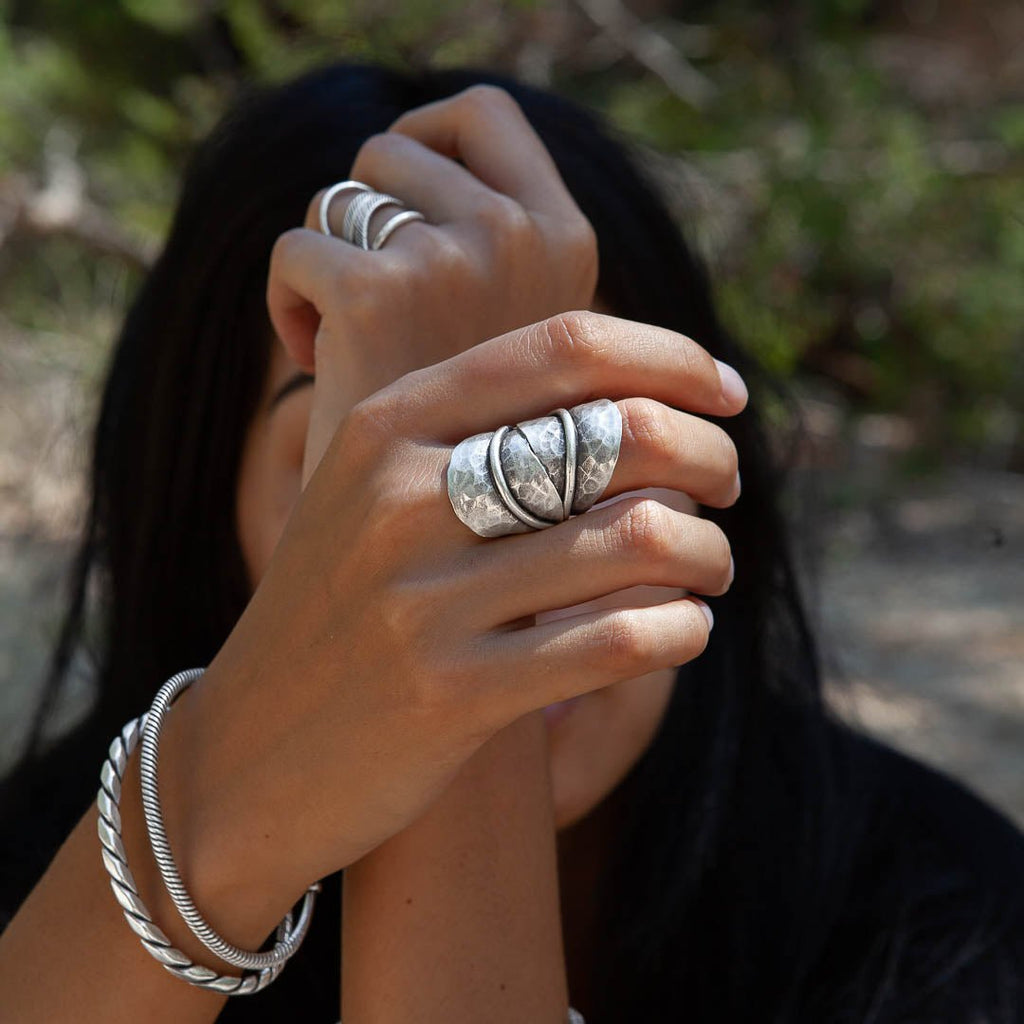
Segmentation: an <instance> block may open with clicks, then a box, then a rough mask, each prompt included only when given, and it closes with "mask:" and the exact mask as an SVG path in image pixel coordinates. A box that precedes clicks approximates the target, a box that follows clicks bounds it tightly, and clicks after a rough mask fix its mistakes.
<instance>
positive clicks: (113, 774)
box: [96, 669, 320, 995]
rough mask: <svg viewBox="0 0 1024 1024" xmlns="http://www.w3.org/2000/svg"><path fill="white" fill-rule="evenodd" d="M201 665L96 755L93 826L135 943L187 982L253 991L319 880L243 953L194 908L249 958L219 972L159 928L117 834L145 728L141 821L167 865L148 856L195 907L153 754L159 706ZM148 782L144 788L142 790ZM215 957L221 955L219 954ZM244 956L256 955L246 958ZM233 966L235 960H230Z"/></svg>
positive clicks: (284, 948) (294, 943)
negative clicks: (174, 853) (264, 942)
mask: <svg viewBox="0 0 1024 1024" xmlns="http://www.w3.org/2000/svg"><path fill="white" fill-rule="evenodd" d="M202 671H203V670H202V669H191V670H189V671H187V672H181V673H179V674H178V675H176V676H173V677H172V678H171V679H169V680H168V681H167V682H166V683H165V684H164V685H163V686H162V687H161V688H160V690H159V691H158V693H157V698H156V699H154V703H153V706H152V707H151V708H150V711H149V712H148V713H147V714H145V715H142V716H141V717H139V718H135V719H132V721H130V722H128V724H127V725H125V727H124V728H123V729H122V730H121V733H120V734H119V735H118V736H116V737H115V738H114V741H113V742H112V743H111V744H110V749H109V751H108V754H107V758H106V760H105V761H104V762H103V767H102V769H101V771H100V789H99V793H98V794H97V797H96V804H97V808H98V810H99V816H98V821H97V830H98V832H99V837H100V844H101V846H102V855H103V864H104V866H105V867H106V869H107V873H108V874H109V875H110V887H111V889H112V890H113V892H114V896H115V897H116V898H117V902H118V903H119V904H120V905H121V909H122V910H123V911H124V916H125V920H126V921H127V922H128V925H129V927H130V928H131V929H132V931H133V932H135V934H136V935H138V936H139V938H140V939H141V940H142V945H143V946H144V947H145V949H146V950H147V951H148V952H149V953H150V954H151V955H152V956H153V957H154V958H155V959H156V960H157V961H159V962H160V963H161V964H163V966H164V967H165V968H166V969H167V970H168V971H170V973H171V974H173V975H175V976H176V977H179V978H181V979H182V980H183V981H187V982H189V983H190V984H192V985H196V986H198V987H200V988H205V989H210V990H212V991H215V992H220V993H222V994H224V995H249V994H251V993H253V992H259V991H260V990H261V989H263V988H266V986H267V985H269V984H270V983H271V982H272V981H274V979H275V978H277V976H278V975H279V974H280V973H281V970H282V969H283V968H284V964H285V962H286V961H287V959H288V958H289V957H290V956H292V955H293V954H294V953H295V952H296V950H297V949H298V948H299V945H300V944H301V942H302V940H303V938H305V935H306V932H307V930H308V928H309V922H310V918H311V915H312V910H313V902H314V900H315V897H316V893H317V892H319V891H320V885H319V883H316V884H315V885H313V886H310V888H309V889H308V890H307V892H306V896H305V899H304V901H303V905H302V910H301V912H300V915H299V921H298V924H294V916H293V914H292V912H291V911H289V912H288V913H287V914H286V915H285V918H284V920H283V921H282V922H281V923H280V924H279V925H278V926H277V930H276V931H275V933H274V938H275V944H274V947H273V949H271V950H267V951H266V953H249V952H248V951H247V950H239V949H237V948H236V947H232V946H230V945H229V944H228V943H226V942H224V940H223V939H220V936H218V935H217V934H216V932H213V930H212V929H209V925H206V922H205V921H203V919H202V917H200V916H199V915H198V912H197V911H196V912H195V916H196V917H197V918H198V920H199V921H200V922H201V923H202V924H203V925H205V926H206V928H208V929H209V931H210V933H211V934H212V935H213V936H214V937H215V938H217V939H220V941H221V943H223V945H224V946H225V947H227V948H228V950H229V951H234V952H236V953H240V954H242V955H243V956H244V957H245V958H246V959H247V960H249V961H250V963H247V964H246V965H244V966H246V967H247V969H246V970H245V971H243V973H242V975H241V977H238V976H234V975H221V974H217V972H216V971H213V970H211V969H210V968H208V967H204V966H202V965H200V964H196V963H194V962H193V961H192V960H191V959H190V958H189V957H188V956H187V955H186V954H185V953H183V952H182V951H181V950H179V949H177V948H175V947H174V946H173V945H172V944H171V942H170V940H169V939H168V938H167V936H166V935H165V934H164V933H163V931H161V929H160V928H159V927H157V925H156V924H155V923H154V921H153V918H152V915H151V914H150V913H149V911H148V910H147V908H146V906H145V904H144V903H143V902H142V899H141V897H140V896H139V890H138V886H137V885H136V883H135V878H134V876H133V875H132V872H131V869H130V868H129V867H128V857H127V854H126V853H125V849H124V843H123V841H122V838H121V812H120V802H121V784H122V780H123V779H124V773H125V768H126V766H127V763H128V758H129V757H130V756H131V754H132V752H133V751H134V749H135V747H136V746H137V745H138V743H139V741H140V739H141V740H142V743H143V747H144V750H143V754H144V755H145V753H146V750H145V747H146V736H147V735H149V736H150V737H151V743H150V759H149V765H148V767H147V766H145V765H144V764H143V763H140V773H141V774H142V776H143V806H144V810H145V811H146V812H147V821H146V824H147V829H149V830H150V834H151V837H152V824H153V822H155V823H156V825H157V827H158V830H159V833H160V835H161V836H162V839H163V851H162V852H166V856H167V858H169V866H170V872H168V873H165V868H167V866H168V864H167V863H164V864H161V863H160V857H159V856H158V855H157V850H156V848H154V851H153V852H154V857H156V858H157V863H158V866H159V867H160V870H161V876H162V877H163V878H164V882H165V885H166V884H168V882H167V880H168V875H170V878H171V881H172V882H173V881H175V880H176V882H177V886H178V893H177V895H178V897H179V898H178V899H175V895H176V893H174V892H171V889H170V886H169V885H168V893H169V895H171V898H172V900H174V903H175V906H177V907H178V909H179V911H180V910H181V905H180V903H179V899H180V895H181V894H184V897H185V899H186V900H188V905H190V906H192V909H193V911H195V908H194V906H193V905H192V902H191V899H189V898H188V894H187V893H186V892H185V889H184V885H183V884H182V882H181V878H180V876H179V875H178V873H177V868H176V866H175V865H174V861H173V858H172V857H171V856H170V846H169V844H168V843H167V836H166V832H164V830H163V819H162V816H161V815H160V805H159V800H158V799H156V783H157V779H156V755H157V742H158V740H159V733H160V726H161V724H162V718H163V714H164V712H165V711H166V709H167V707H168V706H169V705H170V703H171V701H172V700H173V698H174V697H175V696H177V694H178V693H180V692H181V690H183V689H184V688H185V687H186V686H188V685H189V683H191V682H192V681H193V680H194V679H196V678H198V677H199V676H200V675H201V674H202ZM161 698H162V699H161ZM154 713H155V720H154ZM147 785H148V787H149V790H150V792H149V794H148V796H147ZM147 800H149V802H150V807H149V808H147V807H146V802H147ZM153 811H155V815H154V816H153V822H151V820H150V817H151V814H150V812H153ZM186 923H188V924H189V927H190V928H192V924H191V923H190V922H188V921H186ZM192 931H193V934H196V937H197V938H198V939H199V940H200V941H201V942H203V943H204V945H206V946H207V948H208V949H211V951H212V952H214V953H217V955H220V953H219V952H218V950H216V949H212V947H211V946H210V945H209V943H207V942H206V941H205V939H204V938H203V936H202V935H199V934H198V933H197V932H196V930H195V928H192ZM222 959H225V958H224V957H222ZM251 961H256V962H254V963H252V962H251ZM228 962H231V961H228ZM236 966H242V965H239V964H237V963H236Z"/></svg>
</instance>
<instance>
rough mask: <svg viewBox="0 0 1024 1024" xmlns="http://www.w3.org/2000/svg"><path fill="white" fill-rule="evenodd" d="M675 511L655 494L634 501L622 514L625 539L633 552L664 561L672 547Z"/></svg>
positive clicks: (653, 559)
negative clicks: (655, 497) (672, 515)
mask: <svg viewBox="0 0 1024 1024" xmlns="http://www.w3.org/2000/svg"><path fill="white" fill-rule="evenodd" d="M671 527H672V523H671V512H670V511H669V510H668V509H667V508H666V507H665V506H664V505H661V504H659V503H658V502H657V501H655V500H654V499H653V498H640V499H638V500H637V501H635V502H630V503H629V505H628V506H627V508H626V510H625V512H624V513H623V517H622V534H623V539H624V541H625V543H626V545H627V546H628V548H629V550H630V553H631V554H634V555H640V556H641V557H644V558H647V559H650V560H652V561H660V560H662V559H664V558H665V557H666V556H668V555H669V554H670V553H671V551H672V529H671Z"/></svg>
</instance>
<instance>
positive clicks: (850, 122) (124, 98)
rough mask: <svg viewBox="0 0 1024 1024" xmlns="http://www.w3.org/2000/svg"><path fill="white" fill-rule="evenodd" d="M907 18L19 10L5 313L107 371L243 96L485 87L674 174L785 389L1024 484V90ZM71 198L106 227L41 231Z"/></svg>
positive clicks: (395, 5) (830, 0) (69, 2)
mask: <svg viewBox="0 0 1024 1024" xmlns="http://www.w3.org/2000/svg"><path fill="white" fill-rule="evenodd" d="M891 6H892V8H893V9H892V10H890V5H880V4H877V3H871V2H869V0H817V2H815V0H802V2H800V0H788V2H786V3H783V4H780V5H777V6H775V7H772V8H769V7H768V5H763V4H758V3H756V2H755V0H732V2H728V3H717V4H716V3H709V2H706V3H702V4H701V3H698V4H693V5H691V6H690V7H689V8H688V9H687V10H686V12H685V13H686V19H687V20H686V21H683V20H682V19H681V18H680V17H679V16H678V12H677V8H676V7H675V6H673V5H670V4H668V3H665V2H660V3H659V2H657V0H648V2H646V3H645V4H644V6H643V11H644V15H643V18H642V19H641V18H640V17H638V16H637V15H636V14H633V13H631V12H630V11H629V10H628V9H626V8H624V7H620V6H619V5H618V3H615V2H613V3H607V2H597V0H580V2H579V3H578V5H577V4H574V3H568V2H562V3H558V4H546V3H543V2H539V0H519V2H513V3H509V2H505V3H497V2H481V0H477V2H471V3H456V2H453V0H440V2H439V0H407V2H401V3H399V2H394V0H391V2H388V0H385V2H371V0H343V2H337V0H203V2H202V3H200V2H198V0H190V2H182V0H98V2H96V3H89V4H82V3H78V2H76V0H33V2H31V3H29V2H20V3H16V2H14V0H7V2H6V3H0V12H2V15H3V17H2V21H0V110H2V111H3V114H2V115H0V243H2V244H0V308H2V309H3V310H4V311H5V315H6V316H7V317H8V318H10V319H11V320H13V321H14V322H15V323H16V324H17V325H18V326H19V327H23V328H30V329H36V330H46V331H53V330H58V331H71V332H72V333H74V334H76V335H77V336H78V337H81V338H83V339H85V340H86V341H88V340H90V339H91V343H92V344H93V345H94V346H95V347H96V351H97V353H98V356H97V358H99V355H100V354H101V353H102V350H103V345H104V344H105V343H106V341H107V340H108V338H109V332H110V324H111V321H112V311H116V310H117V309H119V308H120V307H121V306H122V305H123V302H124V297H125V294H126V293H127V292H128V291H129V290H130V289H131V287H132V285H133V282H134V280H135V279H136V275H137V273H138V272H139V269H140V267H141V266H143V265H144V263H145V261H146V259H147V258H148V257H149V256H150V255H151V254H152V252H153V250H154V247H155V246H156V245H157V244H158V242H159V238H160V235H161V232H162V231H163V229H164V227H165V225H166V223H167V218H168V214H169V210H170V206H171V203H172V202H173V197H174V192H175V186H176V179H177V175H178V172H179V169H180V166H181V162H182V160H183V158H184V156H185V154H186V153H187V151H188V149H189V147H190V145H191V144H192V143H193V142H194V141H195V140H196V139H197V138H199V137H200V136H202V134H203V133H204V132H206V131H207V129H208V128H209V127H210V125H211V124H212V122H213V121H214V120H215V119H216V117H217V116H218V115H219V113H220V112H221V111H222V110H223V109H224V108H225V106H226V105H227V104H228V103H229V102H230V101H231V98H232V96H233V95H234V94H235V93H236V91H237V90H238V88H239V87H240V85H241V84H242V83H244V82H245V81H247V80H260V81H266V80H277V79H281V78H284V77H287V76H290V75H293V74H295V73H297V72H300V71H302V70H304V69H306V68H308V67H311V66H313V65H316V64H318V63H321V62H324V61H327V60H331V59H336V58H338V57H340V56H346V57H354V58H362V59H375V60H381V61H385V62H389V63H394V64H399V65H414V66H415V65H420V64H423V63H427V62H430V63H434V64H442V65H445V64H448V65H450V64H458V63H473V64H478V65H479V64H483V65H489V66H493V67H497V68H500V69H502V70H505V71H511V72H513V73H517V74H520V75H523V76H525V77H529V78H531V79H533V80H534V81H537V82H538V83H540V84H544V85H549V86H551V87H553V88H556V89H558V90H560V91H563V92H565V93H567V94H569V95H572V96H574V97H575V98H577V99H580V100H582V101H583V102H585V103H587V104H589V105H591V106H593V107H596V108H598V109H600V110H601V111H603V112H604V113H605V114H606V115H607V116H608V117H609V118H610V119H611V120H612V122H613V123H614V124H615V125H616V126H617V127H618V128H619V129H620V130H622V131H623V132H624V133H626V134H627V135H629V136H630V137H632V138H633V139H634V140H637V141H639V142H641V143H643V144H645V145H649V146H651V147H653V148H655V149H657V150H658V151H660V152H661V153H664V154H668V157H669V158H668V159H667V160H665V159H661V160H659V161H658V166H659V167H660V168H667V171H666V173H668V174H671V175H675V176H676V177H677V178H678V181H679V183H680V188H681V189H682V193H681V194H682V195H683V196H684V197H689V198H688V199H685V200H684V209H683V211H682V212H683V214H684V216H685V219H686V221H687V222H688V224H689V225H690V227H691V229H692V230H693V232H694V234H695V236H696V238H697V239H698V241H699V243H700V245H701V246H702V248H703V249H704V251H705V254H706V256H707V257H708V259H709V260H710V262H711V264H712V267H713V270H714V280H715V283H716V287H717V289H718V294H719V298H720V301H721V304H722V309H723V312H724V315H725V316H726V318H727V321H728V322H729V324H730V325H731V326H732V327H733V328H734V330H735V331H736V333H737V334H738V335H739V336H740V338H741V339H742V340H743V341H744V342H745V343H746V344H748V345H749V346H750V347H751V348H752V349H753V350H754V351H756V352H757V353H758V355H759V356H760V357H761V358H763V359H764V360H765V361H766V362H767V363H768V364H769V365H770V366H771V367H773V368H774V369H775V370H777V371H778V372H779V373H781V374H783V375H787V376H794V375H796V376H800V377H802V378H807V377H808V376H814V377H815V378H817V379H818V380H822V379H824V380H827V381H828V382H829V386H830V387H831V388H832V390H833V393H835V394H838V395H840V396H841V397H842V399H843V401H844V402H847V403H848V404H849V405H850V406H851V407H853V408H855V409H861V410H873V411H881V412H891V413H896V414H899V415H901V416H904V417H906V418H908V420H909V421H910V422H912V424H913V426H914V430H915V431H916V436H917V438H918V440H919V442H920V444H921V445H923V446H924V448H925V449H927V450H931V451H934V452H943V453H949V452H953V453H954V454H956V455H959V456H961V457H969V456H970V455H972V454H975V453H977V452H979V451H985V452H989V453H991V452H996V453H997V456H996V459H997V461H998V462H999V464H1001V465H1006V466H1010V467H1012V468H1016V469H1018V470H1020V469H1024V428H1022V421H1021V409H1022V407H1024V360H1021V359H1020V358H1019V354H1020V352H1021V339H1022V330H1024V328H1022V324H1024V175H1022V174H1021V170H1022V166H1021V165H1022V159H1021V153H1022V147H1024V90H1022V89H1021V82H1020V81H1013V80H1009V82H1008V79H1007V75H1006V74H1003V73H1002V72H1000V71H999V68H998V67H997V64H998V61H999V59H1000V57H999V51H998V46H996V50H995V51H993V49H992V43H991V40H990V39H989V38H988V36H985V35H984V33H982V34H980V35H979V34H978V33H975V34H974V35H972V33H970V32H964V31H961V29H962V21H963V18H964V13H963V11H964V8H963V5H960V7H959V8H958V7H957V6H956V5H954V4H952V3H942V2H938V0H935V2H932V3H930V4H924V5H923V6H922V3H921V2H918V3H916V4H910V3H905V4H903V5H902V6H901V5H891ZM1008 6H1012V5H1008ZM998 7H999V4H998V3H995V4H994V5H992V10H995V9H996V8H998ZM922 10H925V15H927V16H925V15H922V14H921V11H922ZM908 11H909V12H910V14H914V12H917V14H916V15H915V16H916V17H917V20H916V21H915V20H914V18H913V17H911V16H910V14H908V13H907V12H908ZM980 17H981V16H980V14H979V15H978V18H979V20H980ZM986 24H988V25H992V24H994V22H993V21H992V19H991V17H989V21H988V22H986ZM979 40H980V41H979ZM996 43H997V44H998V40H996ZM1007 59H1008V60H1009V58H1007ZM1015 66H1016V68H1017V72H1016V73H1017V75H1018V78H1019V75H1020V64H1019V61H1018V62H1017V64H1016V65H1015ZM62 189H63V192H62V191H61V190H62ZM51 194H52V195H55V196H57V197H58V198H59V197H60V196H61V195H64V196H65V198H66V197H67V196H68V195H70V196H72V198H75V197H77V201H78V203H79V206H80V207H81V206H82V205H83V204H84V208H86V209H87V211H88V212H89V216H88V217H86V218H85V222H84V226H83V222H81V221H82V219H81V218H79V222H78V223H71V222H68V221H67V220H66V221H65V222H61V220H60V217H59V216H56V215H52V216H50V219H49V220H47V217H46V216H42V215H39V214H38V211H36V212H35V213H33V212H32V211H33V210H34V209H35V207H34V206H33V204H36V205H38V203H37V201H38V200H39V199H40V197H46V196H48V195H51ZM43 208H44V213H45V209H46V208H45V204H43ZM26 210H27V211H28V212H27V213H26ZM52 212H53V211H52V210H51V211H50V213H51V214H52ZM58 213H59V203H58ZM90 218H91V219H90ZM72 220H73V218H72ZM90 225H91V226H90ZM97 232H98V237H97ZM990 458H991V456H990Z"/></svg>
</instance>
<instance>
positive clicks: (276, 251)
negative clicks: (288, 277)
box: [270, 228, 306, 267]
mask: <svg viewBox="0 0 1024 1024" xmlns="http://www.w3.org/2000/svg"><path fill="white" fill-rule="evenodd" d="M305 230H306V229H305V228H289V229H288V230H287V231H285V232H284V234H282V235H278V237H277V239H276V240H275V242H274V245H273V248H272V249H271V250H270V266H271V267H276V266H278V265H280V264H281V263H289V262H291V260H292V259H293V257H294V255H295V252H296V250H297V249H298V248H300V247H301V245H302V240H303V232H304V231H305Z"/></svg>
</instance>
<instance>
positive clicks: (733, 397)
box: [715, 359, 747, 405]
mask: <svg viewBox="0 0 1024 1024" xmlns="http://www.w3.org/2000/svg"><path fill="white" fill-rule="evenodd" d="M715 363H716V364H717V366H718V376H719V379H720V380H721V382H722V394H723V395H724V396H725V397H726V399H727V400H728V401H729V403H730V404H731V405H740V404H742V403H745V402H746V400H747V385H746V384H744V383H743V378H742V377H741V376H740V375H739V374H738V373H737V372H736V371H735V370H734V369H733V368H732V367H731V366H730V365H729V364H728V363H723V362H722V361H721V359H716V360H715Z"/></svg>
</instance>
